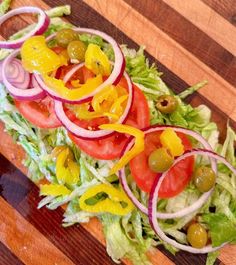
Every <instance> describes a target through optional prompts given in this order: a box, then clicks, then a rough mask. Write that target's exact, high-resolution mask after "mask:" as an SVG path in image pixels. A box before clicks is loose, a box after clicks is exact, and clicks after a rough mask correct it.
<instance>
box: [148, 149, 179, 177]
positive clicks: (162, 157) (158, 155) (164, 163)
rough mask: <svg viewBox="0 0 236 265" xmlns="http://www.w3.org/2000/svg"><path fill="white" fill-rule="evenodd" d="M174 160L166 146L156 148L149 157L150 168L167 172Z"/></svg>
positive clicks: (158, 171) (157, 171) (159, 171)
mask: <svg viewBox="0 0 236 265" xmlns="http://www.w3.org/2000/svg"><path fill="white" fill-rule="evenodd" d="M173 162H174V158H173V157H172V156H171V155H170V154H169V152H168V151H167V149H166V148H164V147H161V148H158V149H156V150H154V151H153V152H152V153H151V154H150V155H149V157H148V165H149V168H150V169H151V170H152V171H154V172H156V173H162V172H165V171H166V170H167V169H169V168H170V167H171V165H172V164H173Z"/></svg>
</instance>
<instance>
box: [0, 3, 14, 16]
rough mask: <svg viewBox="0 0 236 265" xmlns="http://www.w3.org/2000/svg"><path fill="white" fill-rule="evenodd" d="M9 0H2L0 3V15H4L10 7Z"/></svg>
mask: <svg viewBox="0 0 236 265" xmlns="http://www.w3.org/2000/svg"><path fill="white" fill-rule="evenodd" d="M10 5H11V0H2V2H1V4H0V16H2V15H4V14H5V13H6V12H7V10H8V9H9V8H10Z"/></svg>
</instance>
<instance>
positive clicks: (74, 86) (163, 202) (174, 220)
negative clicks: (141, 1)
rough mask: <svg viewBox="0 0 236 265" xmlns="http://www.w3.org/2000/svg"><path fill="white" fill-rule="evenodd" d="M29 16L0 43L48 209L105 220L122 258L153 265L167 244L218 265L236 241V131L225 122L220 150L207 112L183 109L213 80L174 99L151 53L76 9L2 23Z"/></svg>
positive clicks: (4, 114) (21, 137)
mask: <svg viewBox="0 0 236 265" xmlns="http://www.w3.org/2000/svg"><path fill="white" fill-rule="evenodd" d="M9 4H10V1H3V2H2V4H1V5H0V14H3V13H5V12H6V11H7V9H8V6H9ZM22 13H36V14H38V22H37V23H35V24H32V25H30V26H28V27H27V28H25V29H23V30H21V31H20V32H17V33H16V34H14V35H13V36H11V37H10V39H9V40H7V41H0V48H1V50H0V120H1V121H3V122H4V124H5V128H6V130H7V131H8V133H9V134H11V135H12V137H13V138H14V139H15V141H16V142H17V143H18V144H19V145H21V146H22V147H23V149H24V150H25V152H26V154H27V158H26V159H25V160H24V161H23V163H24V164H25V165H26V166H27V167H28V170H29V177H30V178H31V179H32V181H34V182H36V183H38V184H39V186H40V196H42V197H43V198H42V200H41V201H40V203H39V205H38V208H41V207H47V208H48V209H51V210H54V209H56V208H57V207H59V206H62V205H64V206H65V207H66V211H65V213H64V219H63V224H62V225H63V226H64V227H67V226H70V225H73V224H76V223H84V222H88V221H89V219H90V218H92V217H97V218H99V220H100V221H101V223H102V225H103V231H104V235H105V238H106V247H107V252H108V254H109V255H110V256H111V258H112V259H113V260H114V261H115V262H119V260H120V259H122V258H128V259H130V260H131V261H132V263H133V264H150V261H149V260H148V257H147V256H146V252H147V250H148V249H150V248H151V247H156V246H158V245H164V247H165V248H166V249H167V250H169V251H170V252H171V253H173V254H175V253H176V252H177V251H179V250H184V251H187V252H191V253H196V254H200V253H207V254H208V258H207V261H206V263H207V264H208V265H210V264H214V262H215V260H216V258H217V256H218V254H219V249H220V248H222V247H223V246H224V245H225V244H234V243H236V168H235V166H236V157H235V150H234V141H235V140H236V134H235V132H234V131H233V130H232V129H231V128H230V126H227V136H226V139H225V142H224V143H223V144H220V143H219V140H218V136H219V131H218V129H217V125H216V124H215V123H214V122H212V121H211V111H210V110H209V109H208V108H207V106H204V105H200V106H198V107H196V108H193V107H192V106H190V105H188V104H186V103H184V101H183V100H184V98H185V97H186V96H188V95H190V94H191V93H193V92H194V91H196V90H197V89H200V88H201V87H202V86H204V85H205V84H206V81H203V82H201V83H198V84H196V85H194V86H193V87H190V88H188V89H186V90H185V91H184V92H182V93H180V94H179V95H175V94H174V93H173V92H172V91H171V89H169V88H168V87H167V86H166V85H165V83H164V82H163V81H162V79H161V73H160V72H159V71H158V69H157V68H156V66H155V65H150V64H149V62H148V60H147V59H146V58H145V56H144V48H143V47H140V49H139V50H138V51H136V50H133V49H130V48H129V47H127V46H125V45H122V46H120V45H119V44H118V43H117V42H116V41H115V40H114V39H113V38H112V37H111V36H109V35H107V34H106V33H104V32H101V31H99V30H96V29H89V28H78V27H75V26H73V25H72V24H70V23H67V22H64V21H63V20H61V19H60V18H59V17H60V16H62V15H64V14H66V15H68V14H70V7H69V6H61V7H57V8H54V9H52V10H49V11H47V12H44V11H43V10H41V9H40V8H38V7H21V8H18V9H13V10H11V11H10V12H8V13H6V14H4V15H2V16H1V17H0V26H1V25H2V24H3V22H4V21H6V20H7V19H9V18H10V17H12V16H15V15H19V14H22Z"/></svg>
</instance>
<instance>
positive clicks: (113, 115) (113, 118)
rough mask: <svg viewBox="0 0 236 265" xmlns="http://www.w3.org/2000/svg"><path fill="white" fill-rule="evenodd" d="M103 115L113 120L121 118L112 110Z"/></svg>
mask: <svg viewBox="0 0 236 265" xmlns="http://www.w3.org/2000/svg"><path fill="white" fill-rule="evenodd" d="M103 116H106V117H108V118H110V120H111V121H118V120H119V118H120V117H119V116H118V115H116V114H114V113H110V112H104V113H103Z"/></svg>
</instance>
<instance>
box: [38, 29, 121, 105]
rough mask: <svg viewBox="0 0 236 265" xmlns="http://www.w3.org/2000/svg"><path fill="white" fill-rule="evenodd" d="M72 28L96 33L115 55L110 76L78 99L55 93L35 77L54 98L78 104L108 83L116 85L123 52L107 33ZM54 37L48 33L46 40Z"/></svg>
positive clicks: (40, 79) (119, 75) (119, 74)
mask: <svg viewBox="0 0 236 265" xmlns="http://www.w3.org/2000/svg"><path fill="white" fill-rule="evenodd" d="M73 30H74V31H76V32H79V33H87V34H91V35H97V36H99V37H101V38H102V39H104V40H105V41H107V42H108V43H109V44H111V45H112V48H113V51H114V56H115V61H114V67H113V70H112V72H111V74H110V76H109V77H108V78H107V79H106V80H105V81H104V82H103V83H102V84H101V85H99V86H98V87H97V88H96V89H95V90H94V91H93V92H92V93H90V94H89V95H86V96H84V97H82V98H80V99H78V100H68V99H65V98H63V97H62V96H60V95H59V94H58V93H56V92H55V91H53V90H52V89H50V88H49V87H48V86H47V85H46V84H45V83H44V81H43V80H42V78H41V77H40V76H39V75H38V76H37V77H36V78H37V81H38V83H39V84H40V86H41V87H42V88H43V89H44V90H45V91H46V92H47V93H48V94H49V95H50V96H51V97H53V98H54V99H56V100H59V101H62V102H64V103H66V102H67V103H71V104H75V103H78V104H79V103H84V102H86V101H88V99H89V98H90V99H91V98H92V97H93V96H94V95H96V94H97V93H98V92H100V91H101V90H102V89H103V88H105V87H107V86H109V85H117V84H118V83H119V81H120V79H121V77H122V76H123V74H124V70H125V59H124V56H123V53H122V51H121V49H120V47H119V45H118V43H117V42H116V41H115V40H114V39H113V38H112V37H110V36H109V35H107V34H106V33H104V32H102V31H99V30H95V29H88V28H73ZM54 37H55V34H52V35H50V36H49V37H48V38H47V41H50V40H51V39H53V38H54Z"/></svg>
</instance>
